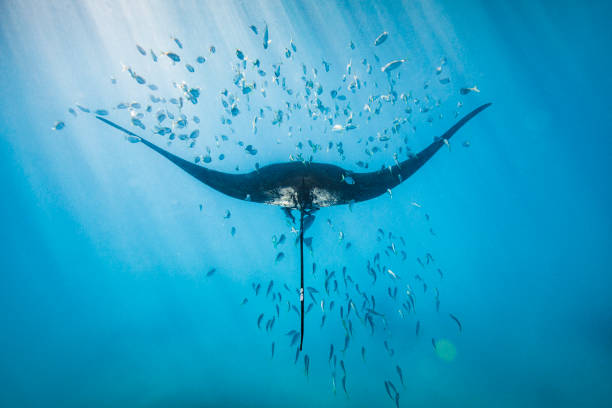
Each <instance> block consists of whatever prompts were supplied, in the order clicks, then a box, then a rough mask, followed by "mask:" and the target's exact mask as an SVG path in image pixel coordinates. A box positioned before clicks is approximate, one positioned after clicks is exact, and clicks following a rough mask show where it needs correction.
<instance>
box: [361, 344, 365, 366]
mask: <svg viewBox="0 0 612 408" xmlns="http://www.w3.org/2000/svg"><path fill="white" fill-rule="evenodd" d="M365 353H366V349H365V347H363V346H361V359H362V360H363V362H364V363H365Z"/></svg>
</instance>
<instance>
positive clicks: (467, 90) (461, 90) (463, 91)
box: [459, 86, 480, 95]
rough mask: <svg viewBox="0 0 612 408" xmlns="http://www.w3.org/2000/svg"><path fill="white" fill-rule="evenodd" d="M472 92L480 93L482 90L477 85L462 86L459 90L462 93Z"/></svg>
mask: <svg viewBox="0 0 612 408" xmlns="http://www.w3.org/2000/svg"><path fill="white" fill-rule="evenodd" d="M470 92H476V93H479V92H480V89H478V88H477V87H476V86H473V87H471V88H461V89H460V90H459V93H460V94H461V95H467V94H469V93H470Z"/></svg>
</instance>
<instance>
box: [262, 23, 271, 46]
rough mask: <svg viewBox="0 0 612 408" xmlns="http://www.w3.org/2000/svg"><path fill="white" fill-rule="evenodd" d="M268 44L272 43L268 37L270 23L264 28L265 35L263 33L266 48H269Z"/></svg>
mask: <svg viewBox="0 0 612 408" xmlns="http://www.w3.org/2000/svg"><path fill="white" fill-rule="evenodd" d="M268 45H270V39H269V38H268V25H267V24H266V28H265V29H264V35H263V47H264V50H267V49H268Z"/></svg>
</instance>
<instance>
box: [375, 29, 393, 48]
mask: <svg viewBox="0 0 612 408" xmlns="http://www.w3.org/2000/svg"><path fill="white" fill-rule="evenodd" d="M387 37H389V33H388V32H386V31H385V32H383V33H382V34H381V35H379V36H378V37H376V40H374V46H375V47H377V46H379V45H380V44H382V43H384V42H385V41H386V40H387Z"/></svg>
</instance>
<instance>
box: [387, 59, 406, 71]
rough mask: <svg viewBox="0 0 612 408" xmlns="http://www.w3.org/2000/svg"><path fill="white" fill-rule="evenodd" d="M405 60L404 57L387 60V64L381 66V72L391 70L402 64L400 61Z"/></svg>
mask: <svg viewBox="0 0 612 408" xmlns="http://www.w3.org/2000/svg"><path fill="white" fill-rule="evenodd" d="M406 61H407V60H405V59H400V60H395V61H391V62H389V63H388V64H387V65H385V66H384V67H382V68H381V69H380V70H381V71H382V72H391V71H393V70H394V69H397V68H399V66H400V65H402V63H404V62H406Z"/></svg>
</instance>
